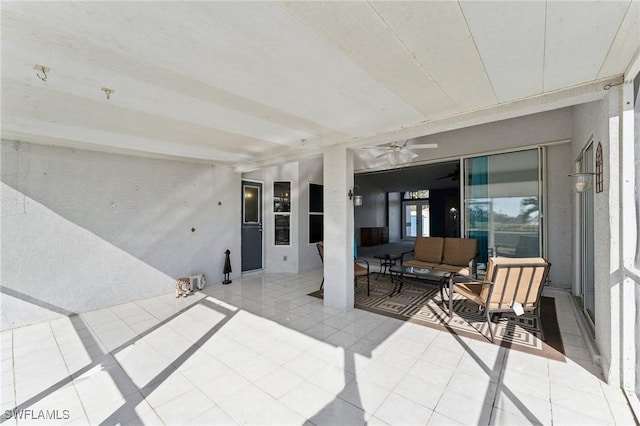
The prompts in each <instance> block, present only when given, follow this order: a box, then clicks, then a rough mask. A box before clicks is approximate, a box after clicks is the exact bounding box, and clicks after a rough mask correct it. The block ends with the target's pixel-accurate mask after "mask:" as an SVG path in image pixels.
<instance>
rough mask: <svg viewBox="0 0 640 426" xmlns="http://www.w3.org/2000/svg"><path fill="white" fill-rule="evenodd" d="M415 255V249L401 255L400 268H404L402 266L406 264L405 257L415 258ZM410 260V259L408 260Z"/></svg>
mask: <svg viewBox="0 0 640 426" xmlns="http://www.w3.org/2000/svg"><path fill="white" fill-rule="evenodd" d="M414 253H415V249H412V250H409V251H405V252H402V253H400V266H402V264H403V263H404V257H405V255H411V256H413V254H414ZM407 260H408V259H407Z"/></svg>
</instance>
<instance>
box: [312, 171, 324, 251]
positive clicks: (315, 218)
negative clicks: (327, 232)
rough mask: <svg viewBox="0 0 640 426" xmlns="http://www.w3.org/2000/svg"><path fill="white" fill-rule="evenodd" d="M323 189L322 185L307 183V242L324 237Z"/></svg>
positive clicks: (313, 241) (314, 241)
mask: <svg viewBox="0 0 640 426" xmlns="http://www.w3.org/2000/svg"><path fill="white" fill-rule="evenodd" d="M323 190H324V187H323V186H322V185H318V184H315V183H310V184H309V244H314V243H317V242H318V241H322V239H323V238H324V223H323V222H324V198H323V194H322V192H323Z"/></svg>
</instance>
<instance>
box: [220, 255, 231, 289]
mask: <svg viewBox="0 0 640 426" xmlns="http://www.w3.org/2000/svg"><path fill="white" fill-rule="evenodd" d="M224 254H225V255H226V258H225V259H224V269H223V270H222V272H223V273H224V281H222V284H231V280H230V279H229V274H230V273H231V259H230V258H229V255H230V254H231V252H230V251H229V249H227V250H226V251H225V252H224Z"/></svg>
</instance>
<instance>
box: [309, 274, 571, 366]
mask: <svg viewBox="0 0 640 426" xmlns="http://www.w3.org/2000/svg"><path fill="white" fill-rule="evenodd" d="M393 288H394V285H393V284H392V283H391V281H390V279H389V278H388V276H387V277H380V279H379V280H375V279H373V278H372V279H371V296H370V297H367V289H366V283H359V284H358V287H357V288H356V293H355V307H356V308H357V309H363V310H366V311H370V312H374V313H377V314H380V315H386V316H389V317H392V318H398V319H401V320H405V321H410V322H412V323H415V324H420V325H424V326H426V327H431V328H435V329H438V330H443V331H449V332H450V333H454V334H457V335H460V336H465V337H470V338H473V339H478V340H485V341H490V337H489V328H488V323H487V321H486V319H485V317H484V315H483V314H482V313H481V312H479V311H478V305H476V304H475V303H473V302H470V301H469V300H467V299H465V298H463V297H461V296H460V295H458V294H454V301H453V311H454V314H453V317H452V318H449V315H448V314H447V312H446V311H445V310H444V309H443V306H442V299H441V297H440V291H439V289H438V286H437V285H436V284H435V283H434V284H433V285H430V284H422V283H421V284H404V285H403V287H402V292H401V293H400V294H397V293H395V294H394V295H393V296H392V297H390V294H391V292H392V291H393ZM322 294H323V293H322V291H320V290H319V291H315V292H313V293H310V294H309V295H310V296H314V297H319V298H322ZM446 298H447V293H446V292H445V300H446ZM540 316H541V319H542V325H543V327H544V341H542V340H541V339H540V327H539V324H538V321H537V319H536V317H535V316H533V315H523V316H516V315H515V314H513V315H510V314H504V315H503V317H502V318H500V319H499V320H497V321H496V322H492V323H491V326H492V327H493V333H494V343H495V344H496V345H500V346H503V347H507V348H511V349H515V350H519V351H523V352H528V353H533V354H536V355H540V356H544V357H547V358H551V359H557V360H564V346H563V344H562V337H561V335H560V328H559V327H558V319H557V316H556V306H555V300H554V299H553V298H552V297H544V296H543V297H542V299H541V301H540Z"/></svg>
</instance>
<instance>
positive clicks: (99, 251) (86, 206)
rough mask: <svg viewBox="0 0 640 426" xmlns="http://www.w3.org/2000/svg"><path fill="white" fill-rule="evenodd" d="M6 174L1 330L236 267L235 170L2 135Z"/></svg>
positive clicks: (215, 280)
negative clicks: (226, 265) (178, 279)
mask: <svg viewBox="0 0 640 426" xmlns="http://www.w3.org/2000/svg"><path fill="white" fill-rule="evenodd" d="M1 176H2V186H1V189H2V219H1V221H2V228H1V229H2V230H1V235H2V266H1V268H0V269H1V274H2V275H1V279H2V287H3V288H2V295H1V297H2V300H1V302H0V303H1V305H2V317H1V324H2V325H1V326H2V328H10V327H15V326H19V325H25V324H28V323H34V322H39V321H42V320H46V319H51V318H54V317H56V316H59V315H65V314H71V313H78V312H85V311H90V310H94V309H99V308H103V307H106V306H112V305H116V304H120V303H125V302H130V301H133V300H138V299H143V298H147V297H151V296H156V295H160V294H165V293H169V292H171V291H173V282H174V279H175V277H177V276H184V275H190V274H196V273H204V274H206V278H207V285H220V281H221V280H222V278H223V274H222V268H223V263H224V251H225V250H226V249H227V248H229V249H230V250H231V253H232V255H231V260H232V268H233V271H234V272H233V274H232V276H237V275H239V271H240V256H239V254H240V245H239V241H240V211H239V205H238V194H239V193H240V178H239V175H237V174H235V173H233V172H232V171H231V170H230V169H227V168H219V167H213V166H209V165H203V164H193V163H186V162H178V161H167V160H152V159H145V158H137V157H130V156H123V155H116V154H105V153H97V152H91V151H83V150H73V149H68V148H57V147H51V146H43V145H34V144H26V143H17V142H8V141H2V173H1ZM192 228H195V231H193V232H192V230H191V229H192Z"/></svg>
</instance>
